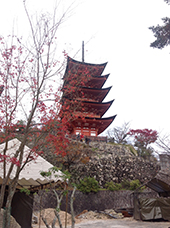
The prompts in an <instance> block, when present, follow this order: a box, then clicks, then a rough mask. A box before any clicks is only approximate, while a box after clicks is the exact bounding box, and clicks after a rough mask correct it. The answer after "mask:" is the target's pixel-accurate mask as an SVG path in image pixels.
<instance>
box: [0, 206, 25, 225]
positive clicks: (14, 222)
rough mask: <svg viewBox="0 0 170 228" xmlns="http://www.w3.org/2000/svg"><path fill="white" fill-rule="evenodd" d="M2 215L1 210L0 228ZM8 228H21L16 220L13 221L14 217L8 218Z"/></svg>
mask: <svg viewBox="0 0 170 228" xmlns="http://www.w3.org/2000/svg"><path fill="white" fill-rule="evenodd" d="M3 213H4V210H3V209H2V208H1V211H0V228H3ZM10 219H11V220H10V228H21V226H20V225H19V224H18V223H17V222H16V220H15V219H14V217H12V216H11V217H10Z"/></svg>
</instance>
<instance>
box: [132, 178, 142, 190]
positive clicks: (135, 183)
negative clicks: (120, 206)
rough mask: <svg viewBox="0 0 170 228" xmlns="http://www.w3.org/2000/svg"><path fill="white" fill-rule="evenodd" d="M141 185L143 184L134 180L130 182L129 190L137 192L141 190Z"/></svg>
mask: <svg viewBox="0 0 170 228" xmlns="http://www.w3.org/2000/svg"><path fill="white" fill-rule="evenodd" d="M140 185H141V183H140V181H139V180H138V179H136V180H132V181H131V182H130V188H129V189H130V190H132V191H134V190H136V189H137V188H139V187H140Z"/></svg>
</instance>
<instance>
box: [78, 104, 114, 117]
mask: <svg viewBox="0 0 170 228" xmlns="http://www.w3.org/2000/svg"><path fill="white" fill-rule="evenodd" d="M113 101H114V100H112V101H108V102H103V103H102V102H91V101H82V106H83V108H84V112H92V113H95V114H96V115H98V116H100V117H102V116H103V115H104V114H105V113H106V111H107V110H108V109H109V107H110V106H111V105H112V103H113ZM81 108H82V107H81Z"/></svg>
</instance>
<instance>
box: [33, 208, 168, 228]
mask: <svg viewBox="0 0 170 228" xmlns="http://www.w3.org/2000/svg"><path fill="white" fill-rule="evenodd" d="M52 210H53V209H46V210H45V211H44V212H43V211H42V213H44V216H45V217H46V219H47V221H48V223H49V224H50V220H52V217H53V216H52ZM37 216H39V215H38V214H37ZM60 216H61V221H62V224H63V227H65V223H64V221H65V212H63V211H61V212H60ZM67 217H68V225H67V228H71V218H70V215H69V214H67ZM98 218H99V219H98ZM98 218H97V217H96V215H95V214H94V212H88V213H87V214H86V216H84V217H82V216H81V218H78V219H76V225H75V228H170V222H166V221H160V222H150V221H149V222H143V221H136V220H135V219H133V218H132V217H130V218H119V219H115V218H108V217H107V216H105V215H102V214H100V215H99V217H98ZM32 227H33V228H39V227H41V228H46V226H45V225H44V224H43V222H42V221H41V225H39V224H33V225H32ZM58 227H59V226H57V224H56V228H58Z"/></svg>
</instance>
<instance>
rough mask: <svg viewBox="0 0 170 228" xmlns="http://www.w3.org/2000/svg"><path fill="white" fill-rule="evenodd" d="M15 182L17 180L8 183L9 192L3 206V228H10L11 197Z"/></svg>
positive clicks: (13, 192)
mask: <svg viewBox="0 0 170 228" xmlns="http://www.w3.org/2000/svg"><path fill="white" fill-rule="evenodd" d="M17 181H18V179H15V180H13V182H12V183H10V184H9V185H8V186H9V191H8V196H7V201H6V204H5V212H4V223H3V228H10V216H11V203H12V199H13V196H14V194H15V189H16V185H17Z"/></svg>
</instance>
